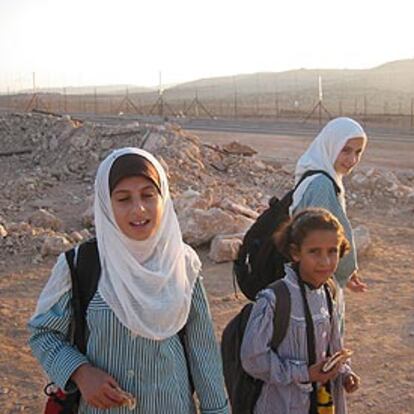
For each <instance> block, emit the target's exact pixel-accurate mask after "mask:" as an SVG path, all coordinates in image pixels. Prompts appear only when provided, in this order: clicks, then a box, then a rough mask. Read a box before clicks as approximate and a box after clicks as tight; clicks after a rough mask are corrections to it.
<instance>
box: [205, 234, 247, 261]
mask: <svg viewBox="0 0 414 414" xmlns="http://www.w3.org/2000/svg"><path fill="white" fill-rule="evenodd" d="M242 237H243V234H233V235H218V236H216V237H214V239H213V240H212V242H211V246H210V252H209V257H210V259H211V260H213V261H214V262H216V263H222V262H230V261H233V260H235V259H236V258H237V254H238V252H239V249H240V246H241V244H242Z"/></svg>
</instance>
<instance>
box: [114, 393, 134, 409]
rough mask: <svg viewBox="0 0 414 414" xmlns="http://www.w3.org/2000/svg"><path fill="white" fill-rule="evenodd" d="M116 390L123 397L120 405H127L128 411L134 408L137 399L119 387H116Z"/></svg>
mask: <svg viewBox="0 0 414 414" xmlns="http://www.w3.org/2000/svg"><path fill="white" fill-rule="evenodd" d="M117 391H119V393H120V394H121V396H122V397H123V399H124V402H123V403H122V405H124V406H127V407H128V410H129V411H132V410H135V407H136V406H137V399H136V398H135V397H134V396H133V395H132V394H130V393H129V392H126V391H123V390H121V388H117Z"/></svg>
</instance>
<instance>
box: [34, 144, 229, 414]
mask: <svg viewBox="0 0 414 414" xmlns="http://www.w3.org/2000/svg"><path fill="white" fill-rule="evenodd" d="M133 176H140V177H144V178H145V179H146V181H145V182H144V183H145V186H143V187H142V188H146V190H145V191H144V190H142V192H139V190H137V188H140V187H139V186H138V187H137V182H136V181H132V182H133V184H130V187H127V190H125V188H124V189H122V188H123V187H121V191H123V193H122V196H121V197H120V196H119V195H118V196H115V198H114V202H113V203H112V199H111V194H112V191H114V190H115V191H116V188H117V183H119V182H120V181H121V180H123V179H124V178H128V177H133ZM129 183H131V180H130V181H129ZM151 183H152V184H153V186H152V185H151ZM148 187H149V188H150V192H149V190H148ZM125 200H126V201H125ZM142 200H144V201H142ZM119 203H120V204H122V207H120V206H119ZM114 209H115V210H116V212H117V213H118V214H121V218H120V219H119V220H120V221H118V220H116V219H115V213H114ZM120 211H121V213H120ZM158 219H159V221H158V222H157V220H158ZM94 220H95V228H96V239H97V246H98V250H99V261H100V268H101V272H100V278H99V283H98V287H97V291H96V293H95V295H94V297H93V298H92V300H91V302H90V303H89V307H88V309H87V315H86V316H87V325H88V330H89V337H88V341H87V350H86V355H83V354H81V353H80V352H79V351H78V350H77V349H76V348H75V347H74V346H72V345H71V344H70V343H69V342H68V341H67V338H68V333H69V325H70V321H71V316H72V308H71V305H70V299H71V296H72V284H71V279H70V272H69V269H68V265H67V263H66V260H65V256H64V255H63V254H62V255H61V256H60V257H59V258H58V261H57V263H56V265H55V267H54V268H53V270H52V275H51V277H50V278H49V281H48V282H47V284H46V286H45V288H44V289H43V291H42V293H41V295H40V297H39V300H38V303H37V307H36V310H35V313H34V315H33V317H32V318H31V320H30V322H29V327H30V329H31V331H32V336H31V338H30V345H31V347H32V350H33V353H34V355H35V356H36V357H37V359H38V360H39V362H40V364H41V365H42V366H43V368H44V370H45V371H46V373H47V374H48V376H49V377H50V379H51V380H52V381H54V382H55V383H56V384H57V385H59V386H60V387H62V388H64V389H66V390H68V391H70V390H71V389H72V388H73V387H74V384H73V383H72V382H71V380H70V378H71V376H72V374H73V373H74V372H75V370H76V369H77V368H78V367H80V366H82V365H83V364H85V363H90V364H91V365H92V366H94V367H97V368H99V369H101V370H103V371H104V372H106V373H108V374H109V375H110V376H112V377H113V378H114V379H115V381H117V382H118V383H119V386H120V387H121V388H122V389H123V390H124V391H127V392H129V393H130V394H132V396H133V397H135V398H136V402H137V404H136V408H135V409H134V410H133V411H130V410H129V409H128V408H126V407H113V408H110V409H106V410H102V409H98V408H94V407H92V406H91V405H89V404H87V403H86V402H85V401H84V400H82V399H81V402H80V409H79V414H98V413H99V414H100V413H108V414H115V413H116V414H118V413H119V414H121V413H122V414H126V413H131V414H178V413H180V414H193V413H195V412H196V408H195V405H194V401H193V397H192V393H191V386H190V376H189V371H191V378H192V380H193V383H194V387H195V392H196V395H197V398H198V400H199V402H200V410H201V413H202V414H227V413H228V404H227V400H226V395H225V390H224V379H223V374H222V367H221V358H220V354H219V352H218V347H217V343H216V339H215V336H214V330H213V326H212V320H211V315H210V311H209V309H208V304H207V299H206V295H205V292H204V289H203V287H202V283H201V280H200V271H201V262H200V260H199V258H198V255H197V253H196V252H195V251H194V250H193V249H192V248H191V247H190V246H188V245H187V244H185V243H184V241H183V239H182V234H181V230H180V226H179V223H178V219H177V216H176V213H175V211H174V207H173V203H172V200H171V196H170V192H169V188H168V181H167V176H166V173H165V171H164V169H163V168H162V166H161V165H160V163H159V162H158V161H157V160H156V159H155V158H154V157H153V156H152V155H151V154H149V153H148V152H146V151H144V150H141V149H138V148H122V149H119V150H115V151H113V152H112V153H111V154H109V155H108V156H107V157H106V158H105V159H104V160H103V161H102V163H101V164H100V166H99V168H98V172H97V175H96V181H95V205H94ZM120 222H121V223H122V226H125V227H124V228H125V229H126V230H125V231H126V233H125V232H124V230H121V226H120V224H119V223H120ZM148 223H150V224H149V226H151V225H153V224H152V223H157V225H153V227H150V229H152V232H147V233H146V232H145V231H146V230H142V229H143V228H144V229H145V228H148ZM128 232H130V233H128ZM127 233H128V234H129V235H128V234H127ZM143 235H144V236H143ZM183 327H185V340H184V342H185V351H184V348H183V343H182V341H181V340H180V336H179V335H180V334H179V332H180V331H181V329H182V328H183ZM186 358H187V359H188V362H187V361H186ZM86 369H87V368H86ZM86 373H87V374H89V375H93V373H91V372H90V371H89V373H88V371H86Z"/></svg>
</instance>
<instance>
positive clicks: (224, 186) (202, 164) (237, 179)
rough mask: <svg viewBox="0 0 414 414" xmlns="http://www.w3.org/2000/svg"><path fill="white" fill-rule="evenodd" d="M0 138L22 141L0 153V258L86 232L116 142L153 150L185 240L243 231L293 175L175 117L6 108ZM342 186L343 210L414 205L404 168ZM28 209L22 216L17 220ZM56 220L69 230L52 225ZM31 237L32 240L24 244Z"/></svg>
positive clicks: (373, 172) (5, 143)
mask: <svg viewBox="0 0 414 414" xmlns="http://www.w3.org/2000/svg"><path fill="white" fill-rule="evenodd" d="M0 143H1V148H2V151H5V152H10V153H13V152H16V151H19V150H21V149H22V148H25V149H30V152H27V153H24V154H14V155H10V156H8V157H3V158H2V162H1V163H0V172H1V177H2V180H1V182H0V191H1V194H2V197H1V198H0V215H1V216H2V217H1V221H0V224H1V225H2V226H3V231H2V233H1V234H4V232H6V233H7V235H6V236H1V237H0V242H2V243H3V244H4V243H6V241H8V243H14V245H13V246H12V247H10V246H8V247H7V249H5V251H4V253H1V252H0V261H1V260H2V255H3V254H8V253H10V251H11V250H13V251H14V252H15V253H16V254H17V253H21V252H22V251H25V252H29V251H31V252H32V254H33V257H34V256H35V255H36V254H40V251H41V250H42V245H43V243H44V241H45V240H44V239H45V237H46V236H50V237H52V238H53V237H54V236H57V240H60V241H55V242H53V243H54V244H53V246H55V247H54V248H52V249H51V250H53V251H58V250H59V249H61V248H66V247H67V243H69V244H72V243H78V242H80V241H82V240H85V239H86V238H88V237H90V236H91V235H92V234H91V233H89V231H88V230H86V229H93V183H94V177H95V174H96V169H97V166H98V164H99V162H100V161H101V160H102V159H103V158H104V157H105V156H106V155H107V154H108V153H109V152H110V151H112V150H113V149H115V148H119V147H124V146H137V147H141V148H144V149H147V150H149V151H150V152H153V153H154V155H155V156H156V157H157V158H158V160H159V161H160V163H161V164H162V165H163V166H164V168H165V169H166V172H167V175H168V177H169V183H170V191H171V195H172V198H173V199H174V205H175V209H176V211H177V215H178V219H179V222H180V224H181V227H182V233H183V236H184V239H185V240H186V241H187V242H188V243H190V244H192V245H194V246H198V245H201V244H205V243H209V242H210V241H211V240H213V239H215V238H216V237H217V236H220V235H223V234H233V233H240V234H243V233H244V232H245V231H246V230H247V229H248V228H249V227H250V226H251V224H252V223H253V222H254V220H255V219H256V218H257V216H258V214H259V213H260V212H261V211H263V209H265V208H266V207H267V205H268V204H267V203H268V200H269V198H270V197H271V196H273V195H276V196H277V197H282V196H283V195H284V194H285V193H286V192H287V191H288V190H289V189H291V188H292V186H293V182H294V177H293V175H294V169H295V164H293V163H284V162H281V161H280V160H276V161H275V160H270V161H269V162H267V161H263V160H260V159H258V158H257V157H255V155H254V154H256V151H255V150H254V149H253V148H250V147H248V146H246V145H243V144H240V143H238V142H236V141H234V142H231V143H230V144H227V145H223V146H219V145H210V144H203V143H201V141H200V140H199V138H198V137H196V136H195V135H193V134H191V133H189V132H187V131H184V130H182V129H180V127H178V126H177V125H168V124H166V125H165V126H158V125H145V124H139V123H137V122H134V121H132V122H130V123H123V124H100V123H94V122H83V123H76V122H73V120H72V119H71V118H70V117H66V116H63V117H56V116H47V115H44V114H40V113H30V114H21V113H15V114H4V115H0ZM16 171H19V174H16ZM345 187H346V188H347V193H346V195H347V203H348V207H349V208H351V209H352V208H364V207H368V206H373V205H375V206H379V208H388V209H389V210H390V211H394V210H395V209H396V207H399V208H400V207H402V208H405V209H407V211H410V212H411V213H410V214H412V213H414V208H413V201H414V173H412V172H409V171H406V172H401V173H400V172H398V173H395V172H392V171H388V170H380V169H377V168H370V169H365V170H363V169H358V170H357V172H356V173H354V174H353V175H352V176H351V177H350V178H347V179H346V182H345ZM39 207H42V208H46V209H43V210H42V209H40V210H39ZM52 209H53V212H54V214H53V215H51V213H50V210H52ZM27 217H30V219H29V223H25V222H22V220H26V219H27ZM6 218H7V220H6ZM13 222H14V223H17V224H13ZM63 228H65V229H68V230H67V232H68V233H67V234H66V233H56V232H61V231H62V229H63ZM82 229H83V230H82ZM82 232H84V233H85V234H82ZM86 232H87V233H86ZM91 232H92V230H91ZM62 234H63V236H62ZM17 235H18V236H17ZM30 238H34V239H36V242H35V243H32V244H30V241H29V239H30ZM2 240H3V241H2ZM17 240H18V241H17ZM64 240H65V241H66V242H67V243H66V242H65V241H64ZM218 240H219V239H217V241H216V242H215V245H217V246H220V245H222V247H217V248H216V247H215V249H216V250H215V251H216V252H217V253H214V252H213V253H211V256H212V257H217V258H219V260H221V259H220V257H224V256H225V254H227V257H233V255H234V254H235V253H234V252H235V251H236V247H235V246H237V243H236V242H235V241H230V242H229V241H228V240H232V239H228V238H224V239H223V240H221V241H220V242H219V241H218ZM25 243H27V245H26V244H25ZM48 243H52V242H48ZM39 244H40V245H39ZM45 249H47V248H46V247H45V248H44V249H43V250H42V251H45ZM218 249H220V250H218ZM226 249H227V250H226ZM219 251H227V253H225V254H224V253H218V252H219ZM48 254H49V253H48Z"/></svg>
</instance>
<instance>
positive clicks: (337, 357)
mask: <svg viewBox="0 0 414 414" xmlns="http://www.w3.org/2000/svg"><path fill="white" fill-rule="evenodd" d="M352 354H353V352H352V351H351V350H350V349H345V348H344V349H341V350H340V351H338V352H335V353H334V354H333V355H331V356H330V357H329V359H328V360H327V361H326V362H325V364H324V365H323V367H322V372H329V371H330V370H331V369H332V368H333V367H334V366H335V365H336V364H339V363H342V362H345V361H346V360H347V359H348V358H349V357H350V356H351V355H352Z"/></svg>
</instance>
